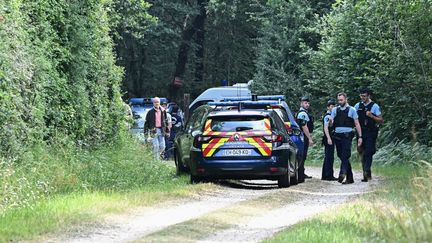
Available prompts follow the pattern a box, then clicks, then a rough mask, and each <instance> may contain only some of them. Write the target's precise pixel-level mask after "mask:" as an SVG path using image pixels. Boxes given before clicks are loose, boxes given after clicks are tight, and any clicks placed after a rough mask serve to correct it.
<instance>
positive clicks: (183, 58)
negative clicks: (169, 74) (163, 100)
mask: <svg viewBox="0 0 432 243" xmlns="http://www.w3.org/2000/svg"><path fill="white" fill-rule="evenodd" d="M207 2H208V0H197V5H198V6H199V8H200V11H199V14H198V15H197V16H196V17H195V19H194V20H193V21H192V24H191V25H190V26H189V27H186V28H185V29H184V30H183V33H182V40H181V43H180V46H179V51H178V55H177V62H176V68H175V71H174V75H173V76H174V77H173V80H174V79H175V78H176V77H177V78H180V79H181V80H183V77H184V74H185V72H186V64H187V62H188V55H189V49H190V42H191V40H192V38H193V36H194V34H195V33H196V32H197V31H198V30H200V29H202V35H204V23H205V19H206V17H207V15H206V6H207ZM197 39H200V38H197ZM201 39H202V40H204V37H203V38H201ZM200 48H201V47H200ZM202 48H204V47H203V46H202ZM202 53H203V54H202V55H204V50H202ZM202 69H204V68H202ZM201 74H202V73H201ZM169 90H170V92H169V96H170V97H169V98H170V99H172V100H176V99H177V93H178V92H177V91H178V88H177V87H176V86H174V85H173V84H172V83H171V85H170V89H169Z"/></svg>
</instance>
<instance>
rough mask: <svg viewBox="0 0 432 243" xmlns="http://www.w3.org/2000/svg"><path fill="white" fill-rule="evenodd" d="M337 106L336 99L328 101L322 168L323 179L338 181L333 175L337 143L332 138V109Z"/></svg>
mask: <svg viewBox="0 0 432 243" xmlns="http://www.w3.org/2000/svg"><path fill="white" fill-rule="evenodd" d="M335 106H336V101H334V100H332V99H331V100H329V101H327V112H326V114H325V115H324V117H323V129H324V135H323V139H322V143H323V145H324V163H323V168H322V175H321V180H324V181H336V180H337V178H336V177H334V175H333V163H334V150H335V145H334V143H333V140H332V136H333V134H334V126H333V124H332V123H331V111H332V110H333V108H334V107H335Z"/></svg>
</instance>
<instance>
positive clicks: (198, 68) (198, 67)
mask: <svg viewBox="0 0 432 243" xmlns="http://www.w3.org/2000/svg"><path fill="white" fill-rule="evenodd" d="M200 4H201V5H200V6H199V7H200V13H199V15H198V16H197V26H196V32H197V33H196V44H197V46H198V47H197V50H196V52H195V55H196V62H195V81H198V82H199V81H202V80H203V79H204V44H205V43H204V42H205V20H206V18H207V13H206V3H205V1H203V0H201V3H200Z"/></svg>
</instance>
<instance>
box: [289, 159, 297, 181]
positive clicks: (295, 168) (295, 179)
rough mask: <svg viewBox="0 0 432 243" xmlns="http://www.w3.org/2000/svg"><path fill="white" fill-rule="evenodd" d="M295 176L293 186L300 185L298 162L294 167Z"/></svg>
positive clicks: (292, 179)
mask: <svg viewBox="0 0 432 243" xmlns="http://www.w3.org/2000/svg"><path fill="white" fill-rule="evenodd" d="M293 169H294V176H292V177H291V181H290V182H291V183H290V184H291V185H297V184H298V168H297V162H296V163H295V166H294V168H293Z"/></svg>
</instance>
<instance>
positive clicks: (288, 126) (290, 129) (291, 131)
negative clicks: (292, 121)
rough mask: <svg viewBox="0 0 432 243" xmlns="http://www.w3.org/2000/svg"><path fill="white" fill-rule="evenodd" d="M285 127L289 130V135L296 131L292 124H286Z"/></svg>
mask: <svg viewBox="0 0 432 243" xmlns="http://www.w3.org/2000/svg"><path fill="white" fill-rule="evenodd" d="M285 128H286V130H287V132H288V135H290V136H291V135H293V134H294V131H293V129H292V128H291V126H290V125H288V124H285Z"/></svg>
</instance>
